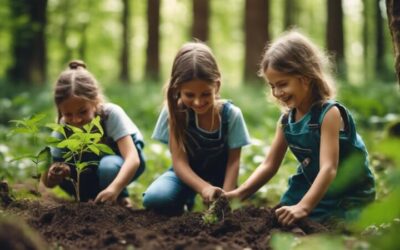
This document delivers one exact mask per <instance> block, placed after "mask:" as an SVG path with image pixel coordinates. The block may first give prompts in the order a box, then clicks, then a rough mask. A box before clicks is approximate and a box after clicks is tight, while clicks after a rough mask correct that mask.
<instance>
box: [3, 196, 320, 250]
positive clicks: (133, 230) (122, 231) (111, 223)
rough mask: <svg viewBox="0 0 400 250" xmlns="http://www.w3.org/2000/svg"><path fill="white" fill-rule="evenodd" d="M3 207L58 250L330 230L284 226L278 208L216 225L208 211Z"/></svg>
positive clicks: (37, 204) (263, 243)
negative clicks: (276, 212)
mask: <svg viewBox="0 0 400 250" xmlns="http://www.w3.org/2000/svg"><path fill="white" fill-rule="evenodd" d="M3 205H4V204H3ZM3 211H4V212H6V213H10V214H13V215H18V216H19V217H20V218H22V219H24V221H26V222H27V224H29V225H30V226H31V228H33V229H34V230H35V231H36V232H37V233H38V235H40V237H41V238H43V239H45V241H47V244H48V245H49V246H50V248H54V249H59V247H62V248H63V249H127V247H129V246H132V247H133V249H157V250H159V249H216V248H217V247H220V248H219V249H244V248H251V249H269V246H268V242H269V240H270V238H271V233H272V232H274V231H285V232H292V233H295V234H298V235H305V234H312V233H317V232H325V231H326V228H325V227H323V226H322V225H320V224H317V223H315V222H312V221H310V220H302V221H301V222H299V223H298V224H297V225H295V226H293V227H282V226H280V225H278V223H277V222H276V218H275V216H274V213H273V210H272V209H269V208H255V207H245V208H241V209H238V210H235V211H233V212H226V213H225V214H224V216H223V218H222V219H221V220H219V221H217V222H215V223H213V224H208V223H205V222H204V220H203V219H202V215H203V214H202V213H195V212H190V213H189V212H188V213H184V214H182V215H179V216H166V215H160V214H157V213H154V212H152V211H147V210H132V209H128V208H123V207H120V206H116V205H109V204H100V205H99V204H93V203H76V202H67V201H49V200H43V199H42V200H36V201H31V200H16V201H12V202H10V203H9V204H7V206H5V207H3ZM12 237H17V235H13V236H12Z"/></svg>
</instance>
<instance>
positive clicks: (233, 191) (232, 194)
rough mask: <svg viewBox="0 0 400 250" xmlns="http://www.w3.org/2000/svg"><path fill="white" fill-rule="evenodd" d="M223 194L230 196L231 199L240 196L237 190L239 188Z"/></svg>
mask: <svg viewBox="0 0 400 250" xmlns="http://www.w3.org/2000/svg"><path fill="white" fill-rule="evenodd" d="M222 195H223V196H225V197H226V198H228V199H229V200H231V199H237V198H240V194H239V192H238V191H237V189H234V190H232V191H229V192H225V193H223V194H222Z"/></svg>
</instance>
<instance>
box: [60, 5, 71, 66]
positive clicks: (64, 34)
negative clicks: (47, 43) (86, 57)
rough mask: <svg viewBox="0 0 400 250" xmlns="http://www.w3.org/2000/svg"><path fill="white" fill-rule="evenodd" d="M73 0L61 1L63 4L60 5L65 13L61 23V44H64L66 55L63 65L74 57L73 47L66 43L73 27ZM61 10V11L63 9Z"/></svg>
mask: <svg viewBox="0 0 400 250" xmlns="http://www.w3.org/2000/svg"><path fill="white" fill-rule="evenodd" d="M71 5H72V3H71V0H64V1H62V2H61V6H60V7H59V8H60V9H61V10H62V12H63V13H64V15H63V18H62V23H61V27H60V29H61V31H60V44H64V49H65V52H64V57H63V61H62V62H63V65H66V63H67V62H69V61H70V60H71V59H72V49H71V47H70V46H69V45H68V43H66V41H67V38H68V31H69V29H70V27H71V23H70V20H71V16H72V15H71V14H72V12H71ZM61 10H59V11H61Z"/></svg>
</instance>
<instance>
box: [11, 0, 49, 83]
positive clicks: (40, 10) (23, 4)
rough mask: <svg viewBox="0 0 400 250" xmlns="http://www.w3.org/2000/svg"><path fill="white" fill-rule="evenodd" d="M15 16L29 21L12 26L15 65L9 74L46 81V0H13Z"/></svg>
mask: <svg viewBox="0 0 400 250" xmlns="http://www.w3.org/2000/svg"><path fill="white" fill-rule="evenodd" d="M10 6H11V12H12V15H13V18H14V19H15V20H24V19H25V17H28V18H27V19H26V22H24V23H22V24H21V23H19V24H15V27H14V28H13V33H12V37H13V43H12V47H13V48H12V50H13V54H14V60H15V62H14V65H12V66H11V68H10V69H9V70H8V77H9V78H10V79H11V80H13V81H15V82H17V83H23V84H34V85H44V83H45V81H46V39H45V28H46V22H47V20H46V9H47V0H31V1H24V0H10Z"/></svg>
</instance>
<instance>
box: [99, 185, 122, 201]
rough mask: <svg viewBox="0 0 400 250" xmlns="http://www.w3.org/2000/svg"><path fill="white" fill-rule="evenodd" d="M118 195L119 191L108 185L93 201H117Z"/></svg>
mask: <svg viewBox="0 0 400 250" xmlns="http://www.w3.org/2000/svg"><path fill="white" fill-rule="evenodd" d="M118 195H119V192H118V191H117V190H115V189H114V188H112V187H110V186H109V187H107V188H106V189H104V190H103V191H101V192H100V193H99V194H98V195H97V197H96V199H95V200H94V202H95V203H104V202H111V203H114V202H116V201H117V198H118Z"/></svg>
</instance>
